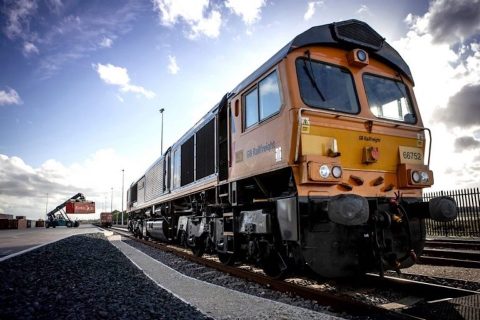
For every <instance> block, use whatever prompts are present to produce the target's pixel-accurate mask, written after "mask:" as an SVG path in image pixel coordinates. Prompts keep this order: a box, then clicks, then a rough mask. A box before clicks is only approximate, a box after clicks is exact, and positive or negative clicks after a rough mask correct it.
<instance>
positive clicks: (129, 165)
mask: <svg viewBox="0 0 480 320" xmlns="http://www.w3.org/2000/svg"><path fill="white" fill-rule="evenodd" d="M157 153H158V150H155V149H154V148H149V149H147V150H144V151H142V152H141V154H138V155H128V156H120V155H119V154H117V153H116V152H115V150H113V149H110V148H107V149H101V150H98V151H96V152H95V153H93V154H90V155H89V156H88V157H86V158H85V159H83V160H81V161H79V162H77V163H73V164H71V165H68V166H66V165H64V164H62V163H60V162H59V161H57V160H54V159H50V160H47V161H45V162H44V163H43V164H41V165H40V166H39V167H36V168H35V167H32V166H31V165H29V164H27V163H25V162H24V160H23V159H21V158H20V157H15V156H11V157H9V156H7V155H3V154H0V208H1V209H0V211H3V213H6V214H13V215H26V216H27V217H29V218H30V219H38V218H40V217H43V218H44V214H45V206H46V200H47V193H48V197H49V200H48V210H51V209H53V208H55V207H56V206H57V205H59V204H61V203H62V202H64V201H65V200H67V199H69V198H70V197H72V196H73V195H75V194H77V193H78V192H81V193H83V194H84V195H85V197H86V198H87V199H88V200H92V201H95V202H96V209H97V212H101V211H103V209H106V210H110V199H111V196H112V193H111V188H113V209H118V210H120V209H121V189H122V169H125V179H124V182H125V183H124V187H125V190H127V188H128V185H129V184H130V182H131V181H133V180H134V179H137V178H138V177H139V176H140V175H141V174H142V173H143V172H144V170H145V168H147V167H148V166H149V165H150V164H151V162H152V161H153V159H155V157H156V156H158V154H157ZM125 196H126V192H125ZM106 199H108V202H107V201H106ZM124 201H126V198H124ZM106 202H107V203H108V204H106Z"/></svg>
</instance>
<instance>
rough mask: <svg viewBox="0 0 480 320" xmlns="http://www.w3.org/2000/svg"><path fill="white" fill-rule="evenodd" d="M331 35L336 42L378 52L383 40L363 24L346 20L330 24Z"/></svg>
mask: <svg viewBox="0 0 480 320" xmlns="http://www.w3.org/2000/svg"><path fill="white" fill-rule="evenodd" d="M332 35H333V37H334V38H336V39H337V40H338V41H343V42H348V43H351V44H355V45H358V46H361V47H366V48H370V49H373V50H375V51H377V50H380V49H381V48H382V47H383V43H384V41H385V39H384V38H383V37H382V36H381V35H379V34H378V33H377V32H376V31H375V30H373V29H372V28H370V26H369V25H368V24H366V23H364V22H361V21H358V20H347V21H342V22H337V23H333V24H332Z"/></svg>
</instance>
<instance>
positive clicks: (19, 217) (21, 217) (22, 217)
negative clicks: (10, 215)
mask: <svg viewBox="0 0 480 320" xmlns="http://www.w3.org/2000/svg"><path fill="white" fill-rule="evenodd" d="M16 219H17V220H18V219H27V217H26V216H17V217H16Z"/></svg>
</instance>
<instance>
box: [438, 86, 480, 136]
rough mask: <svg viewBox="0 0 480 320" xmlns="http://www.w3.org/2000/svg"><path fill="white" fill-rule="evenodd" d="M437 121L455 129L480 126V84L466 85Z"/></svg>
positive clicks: (450, 101)
mask: <svg viewBox="0 0 480 320" xmlns="http://www.w3.org/2000/svg"><path fill="white" fill-rule="evenodd" d="M436 119H438V120H440V121H443V122H444V123H445V124H447V125H448V126H454V127H471V126H475V125H480V84H475V85H471V84H468V85H465V86H464V87H463V88H462V89H461V90H460V91H459V92H457V93H456V94H455V95H454V96H452V97H451V98H450V100H449V101H448V105H447V108H446V109H445V110H443V111H442V112H439V113H438V116H437V117H436Z"/></svg>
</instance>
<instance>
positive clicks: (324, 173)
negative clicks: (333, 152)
mask: <svg viewBox="0 0 480 320" xmlns="http://www.w3.org/2000/svg"><path fill="white" fill-rule="evenodd" d="M318 173H319V174H320V177H322V178H324V179H327V178H328V177H329V176H330V174H332V177H334V178H335V179H338V178H340V177H341V176H342V167H339V166H333V167H332V168H331V169H330V167H329V166H327V165H326V164H324V165H321V166H320V168H319V169H318Z"/></svg>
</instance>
